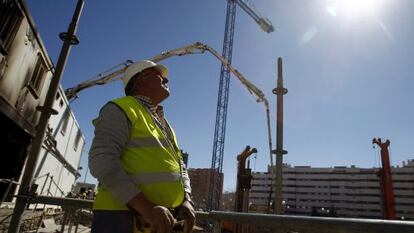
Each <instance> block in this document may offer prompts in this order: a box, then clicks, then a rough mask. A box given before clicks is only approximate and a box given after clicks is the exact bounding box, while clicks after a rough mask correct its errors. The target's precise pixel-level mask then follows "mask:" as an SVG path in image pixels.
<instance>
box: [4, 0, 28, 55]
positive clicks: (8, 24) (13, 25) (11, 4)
mask: <svg viewBox="0 0 414 233" xmlns="http://www.w3.org/2000/svg"><path fill="white" fill-rule="evenodd" d="M22 18H23V16H22V14H21V13H20V10H19V7H18V6H17V4H16V1H15V0H0V22H1V23H0V52H1V53H3V54H7V52H8V49H9V48H10V45H11V43H12V41H13V39H14V37H15V35H16V33H17V29H18V27H19V25H20V22H21V20H22Z"/></svg>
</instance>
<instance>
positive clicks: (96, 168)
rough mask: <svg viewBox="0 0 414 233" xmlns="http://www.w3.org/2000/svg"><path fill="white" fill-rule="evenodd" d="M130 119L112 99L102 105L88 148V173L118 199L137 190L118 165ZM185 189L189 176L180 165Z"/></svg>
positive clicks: (188, 189)
mask: <svg viewBox="0 0 414 233" xmlns="http://www.w3.org/2000/svg"><path fill="white" fill-rule="evenodd" d="M130 130H131V123H130V122H129V120H128V118H127V116H126V115H125V113H124V112H123V111H122V109H120V108H119V107H118V106H117V105H116V104H114V103H111V102H109V103H107V104H106V105H105V106H104V107H102V109H101V111H100V113H99V117H98V118H97V120H96V122H95V138H94V139H93V142H92V146H91V148H90V150H89V169H90V172H91V174H92V175H93V176H94V177H96V178H97V179H98V181H99V182H100V183H101V184H102V185H103V186H104V187H105V188H106V189H107V190H108V191H109V192H110V193H111V194H112V195H113V196H114V197H115V198H116V199H117V200H118V201H120V202H121V203H123V204H126V203H128V202H129V201H130V200H131V199H132V198H133V197H134V196H135V195H137V194H139V193H140V190H139V189H138V187H137V186H136V184H135V183H134V181H133V180H132V179H131V178H130V177H129V175H128V174H127V173H126V172H125V170H124V169H123V168H122V165H121V155H122V152H123V151H124V148H125V145H126V143H127V141H128V140H129V132H130ZM182 173H183V175H182V177H183V183H184V189H185V192H187V193H191V186H190V179H189V178H188V174H187V171H186V169H185V167H184V165H183V172H182Z"/></svg>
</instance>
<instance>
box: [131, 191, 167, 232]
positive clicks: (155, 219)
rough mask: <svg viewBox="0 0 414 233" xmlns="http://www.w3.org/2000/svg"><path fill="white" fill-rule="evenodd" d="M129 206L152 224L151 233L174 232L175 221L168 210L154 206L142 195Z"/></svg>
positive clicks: (136, 197)
mask: <svg viewBox="0 0 414 233" xmlns="http://www.w3.org/2000/svg"><path fill="white" fill-rule="evenodd" d="M128 205H129V206H130V207H132V208H134V209H135V210H136V211H138V212H139V213H140V214H141V215H142V217H144V219H145V221H147V222H148V223H149V224H150V226H151V232H156V233H170V232H172V229H173V225H174V223H175V219H174V217H173V216H172V214H171V212H170V211H169V210H168V209H167V208H165V207H163V206H160V205H154V204H153V203H152V202H150V201H149V200H148V199H147V198H146V197H145V196H144V194H142V193H140V194H138V195H136V196H135V197H134V198H133V199H132V200H131V201H129V202H128Z"/></svg>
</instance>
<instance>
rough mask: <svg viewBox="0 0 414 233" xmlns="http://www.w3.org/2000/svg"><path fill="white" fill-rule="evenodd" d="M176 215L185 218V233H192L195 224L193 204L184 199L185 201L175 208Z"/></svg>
mask: <svg viewBox="0 0 414 233" xmlns="http://www.w3.org/2000/svg"><path fill="white" fill-rule="evenodd" d="M175 213H176V217H177V219H178V220H184V221H185V223H184V233H190V232H191V231H192V230H193V226H194V224H195V211H194V208H193V205H192V204H191V203H190V202H189V201H187V200H184V202H183V203H182V204H181V205H180V206H178V207H177V208H175Z"/></svg>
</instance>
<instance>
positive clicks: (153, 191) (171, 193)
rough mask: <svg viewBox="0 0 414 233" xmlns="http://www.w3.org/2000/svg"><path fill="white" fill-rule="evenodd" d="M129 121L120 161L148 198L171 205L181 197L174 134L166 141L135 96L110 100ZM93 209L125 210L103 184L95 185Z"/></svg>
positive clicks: (179, 165) (180, 177)
mask: <svg viewBox="0 0 414 233" xmlns="http://www.w3.org/2000/svg"><path fill="white" fill-rule="evenodd" d="M112 102H113V103H115V104H117V105H118V106H119V107H120V108H121V109H122V110H123V111H124V113H125V114H126V116H127V117H128V119H129V121H130V122H131V132H130V136H129V141H128V142H127V144H126V147H125V149H124V152H123V154H122V156H121V164H122V166H123V168H124V170H125V172H126V173H127V174H129V175H130V177H131V178H132V180H134V182H135V183H136V184H137V188H138V189H139V190H140V191H141V192H142V193H143V194H144V195H145V197H146V198H147V199H149V200H150V201H151V202H153V203H154V204H157V205H162V206H165V207H168V208H173V207H176V206H178V205H180V204H181V203H182V201H183V200H184V186H183V184H182V182H183V181H182V174H181V160H182V158H181V154H180V152H179V151H178V149H177V148H178V145H177V143H176V139H175V135H174V132H173V137H174V138H173V141H172V142H169V141H168V140H167V139H166V138H165V135H164V134H163V131H162V129H160V128H159V126H158V125H157V124H156V123H155V122H154V119H153V117H152V115H151V113H149V111H148V110H147V109H146V108H145V107H144V106H143V105H142V104H141V103H139V102H138V101H137V100H136V99H135V98H134V97H131V96H126V97H123V98H120V99H116V100H113V101H112ZM94 209H95V210H97V209H99V210H126V209H127V208H126V206H125V205H124V204H121V203H119V202H118V201H117V200H116V199H115V198H114V197H113V196H112V195H111V194H110V193H109V192H108V191H107V190H106V188H105V187H104V186H103V185H100V186H99V187H98V194H97V196H96V199H95V203H94Z"/></svg>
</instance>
